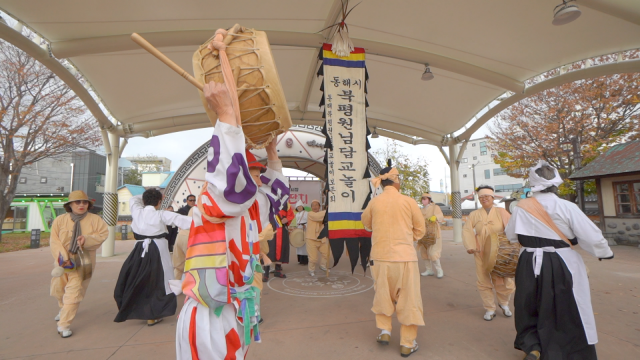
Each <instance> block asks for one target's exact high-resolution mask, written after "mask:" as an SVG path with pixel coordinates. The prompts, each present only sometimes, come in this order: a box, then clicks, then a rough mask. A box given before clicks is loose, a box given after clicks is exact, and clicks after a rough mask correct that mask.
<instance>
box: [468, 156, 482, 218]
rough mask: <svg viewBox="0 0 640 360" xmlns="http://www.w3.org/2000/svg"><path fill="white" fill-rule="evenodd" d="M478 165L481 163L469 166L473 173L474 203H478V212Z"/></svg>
mask: <svg viewBox="0 0 640 360" xmlns="http://www.w3.org/2000/svg"><path fill="white" fill-rule="evenodd" d="M478 164H480V161H478V162H477V163H475V164H473V165H469V169H471V170H472V171H473V191H472V192H471V193H472V194H473V201H474V202H475V203H476V210H478V197H477V196H476V195H477V194H476V165H478Z"/></svg>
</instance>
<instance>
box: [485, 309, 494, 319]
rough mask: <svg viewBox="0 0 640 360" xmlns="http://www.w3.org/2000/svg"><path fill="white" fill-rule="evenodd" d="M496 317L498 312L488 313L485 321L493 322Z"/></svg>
mask: <svg viewBox="0 0 640 360" xmlns="http://www.w3.org/2000/svg"><path fill="white" fill-rule="evenodd" d="M494 317H496V312H495V311H487V312H486V313H485V314H484V319H485V320H487V321H491V320H493V318H494Z"/></svg>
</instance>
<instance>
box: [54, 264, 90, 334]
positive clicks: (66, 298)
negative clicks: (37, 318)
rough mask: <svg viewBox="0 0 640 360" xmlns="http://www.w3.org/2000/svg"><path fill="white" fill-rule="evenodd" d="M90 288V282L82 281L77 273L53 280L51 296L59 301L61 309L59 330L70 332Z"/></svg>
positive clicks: (63, 275)
mask: <svg viewBox="0 0 640 360" xmlns="http://www.w3.org/2000/svg"><path fill="white" fill-rule="evenodd" d="M87 287H89V280H86V281H82V280H81V279H80V275H78V272H77V271H71V272H68V273H64V274H62V276H60V277H54V278H52V279H51V296H53V297H55V298H56V299H58V306H59V307H60V321H58V330H59V331H62V330H69V327H70V326H71V323H72V322H73V319H74V318H75V317H76V313H77V312H78V307H79V306H80V302H81V301H82V299H84V294H85V293H86V292H87Z"/></svg>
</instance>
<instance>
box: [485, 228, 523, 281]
mask: <svg viewBox="0 0 640 360" xmlns="http://www.w3.org/2000/svg"><path fill="white" fill-rule="evenodd" d="M498 241H499V245H498V253H497V255H496V264H495V266H494V267H493V270H492V273H494V274H495V275H497V276H500V277H505V278H512V277H515V276H516V267H517V266H518V258H519V257H520V244H519V243H512V242H511V241H509V239H507V236H506V235H505V234H504V233H502V234H500V235H498Z"/></svg>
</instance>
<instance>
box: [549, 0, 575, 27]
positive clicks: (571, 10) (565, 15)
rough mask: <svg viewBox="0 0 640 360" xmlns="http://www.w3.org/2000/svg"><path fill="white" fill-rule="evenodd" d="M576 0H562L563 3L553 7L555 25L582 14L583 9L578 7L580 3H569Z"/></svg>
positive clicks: (569, 20)
mask: <svg viewBox="0 0 640 360" xmlns="http://www.w3.org/2000/svg"><path fill="white" fill-rule="evenodd" d="M575 1H576V0H562V4H560V5H558V6H556V7H555V8H554V9H553V21H552V22H551V23H552V24H553V25H564V24H568V23H570V22H572V21H573V20H575V19H577V18H579V17H580V15H582V11H580V9H579V8H578V5H569V3H570V2H575Z"/></svg>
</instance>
